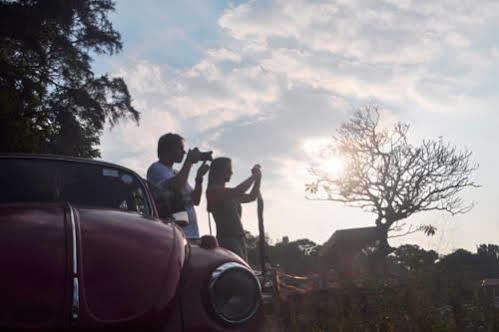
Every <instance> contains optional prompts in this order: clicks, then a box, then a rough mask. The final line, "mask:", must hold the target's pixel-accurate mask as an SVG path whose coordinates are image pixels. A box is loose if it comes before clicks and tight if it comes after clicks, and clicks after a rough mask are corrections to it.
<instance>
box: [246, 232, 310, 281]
mask: <svg viewBox="0 0 499 332" xmlns="http://www.w3.org/2000/svg"><path fill="white" fill-rule="evenodd" d="M266 242H267V243H266V247H265V250H266V256H267V260H268V261H269V262H270V263H271V264H272V265H274V266H279V269H280V270H281V271H283V272H285V273H291V274H298V275H304V274H307V273H309V272H310V271H314V270H315V268H316V264H317V260H316V256H317V253H318V251H319V248H320V246H318V245H317V244H316V243H315V242H313V241H310V240H308V239H299V240H296V241H289V240H288V239H287V237H284V239H283V240H282V241H280V242H277V243H276V244H275V245H270V244H269V243H268V239H267V240H266ZM246 243H247V246H248V259H249V262H250V264H251V265H253V266H255V267H259V266H260V262H259V258H258V257H259V256H258V237H255V236H253V235H251V234H250V233H249V232H246Z"/></svg>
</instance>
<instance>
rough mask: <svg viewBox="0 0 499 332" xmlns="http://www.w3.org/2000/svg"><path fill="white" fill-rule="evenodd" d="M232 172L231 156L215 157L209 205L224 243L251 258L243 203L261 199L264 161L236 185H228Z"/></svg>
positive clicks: (245, 257) (209, 177)
mask: <svg viewBox="0 0 499 332" xmlns="http://www.w3.org/2000/svg"><path fill="white" fill-rule="evenodd" d="M231 176H232V162H231V160H230V159H229V158H225V157H220V158H216V159H214V160H213V161H212V163H211V166H210V173H209V175H208V188H207V189H206V198H207V202H208V207H207V208H208V213H212V214H213V218H214V219H215V224H216V225H217V240H218V243H219V244H220V246H222V247H223V248H226V249H229V250H230V251H232V252H234V253H236V254H237V255H239V256H240V257H241V258H243V259H244V260H245V261H248V255H247V251H246V239H245V234H244V229H243V225H242V223H241V212H242V209H241V203H248V202H252V201H254V200H256V199H257V197H258V194H259V193H260V182H261V178H262V173H261V170H260V165H255V166H254V167H253V168H252V169H251V176H250V177H248V178H247V179H246V180H244V181H243V182H241V183H240V184H239V185H237V186H236V187H234V188H228V187H226V184H227V182H229V181H230V178H231ZM251 186H253V187H252V188H251V191H250V192H249V193H246V191H247V190H248V189H249V188H250V187H251Z"/></svg>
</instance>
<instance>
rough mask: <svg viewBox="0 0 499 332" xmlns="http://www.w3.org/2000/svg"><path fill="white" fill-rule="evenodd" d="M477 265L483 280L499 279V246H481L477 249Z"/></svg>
mask: <svg viewBox="0 0 499 332" xmlns="http://www.w3.org/2000/svg"><path fill="white" fill-rule="evenodd" d="M476 256H477V264H478V270H479V271H480V272H481V274H482V278H499V246H498V245H495V244H481V245H479V246H478V247H477V253H476Z"/></svg>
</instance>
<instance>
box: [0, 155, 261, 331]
mask: <svg viewBox="0 0 499 332" xmlns="http://www.w3.org/2000/svg"><path fill="white" fill-rule="evenodd" d="M0 170H1V171H0V271H1V274H0V330H1V331H24V330H30V331H39V330H43V331H64V330H70V331H80V330H85V331H88V330H100V331H260V330H262V329H263V327H262V324H263V323H262V322H263V311H262V305H261V303H262V302H261V287H260V283H259V281H258V279H257V278H256V277H255V274H254V273H253V271H252V270H251V268H250V267H249V266H248V265H247V264H246V263H245V262H244V261H243V260H241V259H240V258H239V257H238V256H237V255H235V254H233V253H232V252H230V251H228V250H225V249H223V248H220V247H218V246H217V243H216V240H215V239H214V238H213V237H210V236H205V237H203V238H201V239H200V242H199V244H197V245H194V244H189V243H188V242H187V241H186V239H185V236H184V234H183V232H182V229H181V228H180V227H179V226H177V225H176V224H175V223H174V222H172V221H171V220H165V219H161V218H159V217H158V213H157V211H156V208H155V205H154V201H153V200H152V198H151V194H150V192H149V190H148V188H147V184H146V183H145V181H144V180H143V179H142V178H141V177H140V176H138V175H137V174H135V173H134V172H133V171H131V170H129V169H127V168H124V167H121V166H118V165H114V164H110V163H106V162H101V161H90V160H85V159H78V158H67V157H60V156H43V155H36V156H35V155H3V156H0Z"/></svg>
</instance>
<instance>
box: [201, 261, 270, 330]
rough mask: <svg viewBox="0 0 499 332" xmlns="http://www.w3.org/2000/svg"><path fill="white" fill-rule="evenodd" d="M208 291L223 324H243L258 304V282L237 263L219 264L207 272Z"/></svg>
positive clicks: (259, 295)
mask: <svg viewBox="0 0 499 332" xmlns="http://www.w3.org/2000/svg"><path fill="white" fill-rule="evenodd" d="M209 293H210V301H211V305H212V307H213V310H214V311H215V313H216V314H217V315H218V316H219V317H220V318H221V319H222V320H224V321H225V322H227V323H231V324H237V323H243V322H245V321H247V320H248V319H250V318H251V317H253V316H254V315H255V314H256V312H257V311H258V308H259V307H260V301H261V287H260V282H259V281H258V279H257V278H256V276H255V275H254V274H253V272H252V271H250V270H249V269H248V268H247V267H245V266H244V265H241V264H239V263H235V262H231V263H225V264H222V265H220V266H219V267H218V268H217V269H216V270H215V271H214V272H213V273H212V274H211V279H210V283H209Z"/></svg>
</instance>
